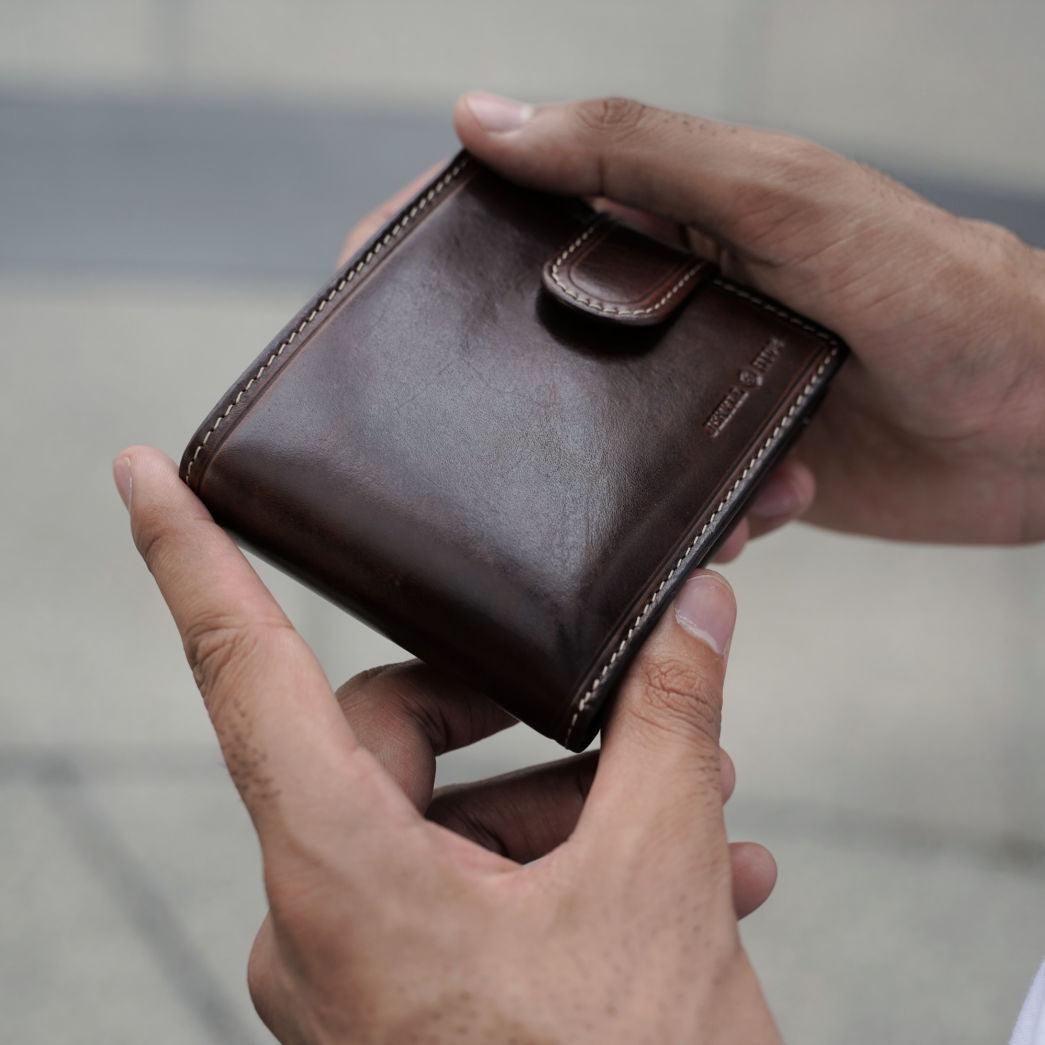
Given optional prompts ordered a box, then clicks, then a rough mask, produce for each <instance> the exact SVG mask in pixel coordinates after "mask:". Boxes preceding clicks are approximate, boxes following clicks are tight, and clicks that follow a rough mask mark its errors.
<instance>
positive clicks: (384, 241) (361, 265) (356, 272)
mask: <svg viewBox="0 0 1045 1045" xmlns="http://www.w3.org/2000/svg"><path fill="white" fill-rule="evenodd" d="M467 165H468V158H467V157H465V159H463V160H462V161H461V162H460V163H458V164H457V165H456V166H455V167H452V168H451V169H450V170H448V171H447V172H446V174H444V175H443V176H442V177H441V178H440V179H439V180H438V181H437V182H436V183H435V184H434V185H433V186H432V187H431V188H430V189H429V190H428V191H427V192H426V193H425V194H424V195H423V196H422V197H421V198H420V199H419V200H417V202H416V203H414V205H413V206H412V207H411V208H410V209H409V210H408V211H407V212H406V213H405V214H402V215H400V217H399V219H398V220H397V221H396V223H395V224H394V225H393V226H392V227H391V228H390V229H389V230H388V232H386V233H385V234H384V236H382V237H381V239H380V240H378V241H377V242H376V243H373V244H372V245H371V246H370V248H369V249H368V250H367V252H366V255H365V256H364V257H363V259H362V260H361V261H359V262H358V263H357V264H356V265H354V266H353V267H352V268H351V269H349V270H348V272H346V273H345V275H343V276H342V277H341V278H340V279H339V280H338V281H337V282H336V283H335V284H334V285H333V286H331V287H329V288H328V289H327V290H325V291H323V292H321V293H320V295H319V297H318V298H316V300H315V301H314V303H313V305H312V308H311V310H310V311H309V313H308V315H307V316H306V317H305V318H304V319H303V320H302V321H301V322H300V323H298V325H297V326H296V327H295V328H294V329H293V330H292V331H291V332H290V333H289V334H288V335H287V336H286V337H285V338H284V339H283V340H282V341H281V342H280V343H279V345H278V346H277V347H276V349H275V350H274V351H273V352H272V354H271V355H270V356H269V357H268V359H266V360H265V362H264V363H262V365H261V366H260V367H259V368H258V371H257V373H255V374H254V376H253V377H251V379H250V380H249V381H248V382H247V383H246V384H245V385H244V386H243V387H242V388H241V389H240V390H239V391H238V392H237V393H236V394H235V395H234V396H233V397H232V400H231V401H230V402H229V404H228V406H226V407H225V409H224V411H223V412H222V413H220V414H219V415H218V416H217V417H216V418H215V419H214V424H212V425H211V426H210V428H208V429H207V431H206V432H205V433H204V435H203V437H202V438H201V439H200V441H199V443H198V444H197V445H196V449H195V450H193V452H192V457H190V458H189V463H188V464H187V465H186V466H185V480H186V482H188V479H189V476H190V475H192V466H193V465H194V464H195V463H196V458H197V457H199V455H200V454H201V453H202V452H203V448H204V447H205V446H206V445H207V442H208V440H209V439H210V437H211V436H212V435H214V433H215V432H216V431H217V430H218V428H220V427H221V425H222V424H223V423H224V421H225V420H226V419H227V418H228V416H229V414H231V413H232V410H233V408H234V407H236V406H238V405H239V401H240V400H241V399H242V398H243V397H244V396H245V395H246V394H247V393H248V392H249V391H250V389H251V387H252V386H253V385H254V384H255V382H257V381H260V380H261V379H262V377H264V375H265V372H266V371H267V370H268V369H269V367H270V366H272V364H273V363H274V362H275V361H276V360H277V359H279V357H280V356H281V355H283V353H284V352H285V351H286V349H288V348H289V347H290V346H291V345H292V344H293V343H294V341H295V339H296V338H297V337H298V335H300V334H303V333H304V332H305V330H306V329H307V328H308V326H309V325H310V324H311V323H312V321H313V320H314V319H315V318H316V316H318V315H319V314H320V313H322V312H323V310H324V309H325V308H326V307H327V305H328V304H330V303H331V302H332V301H333V300H334V298H336V297H337V296H338V294H340V293H341V292H342V291H343V290H344V289H345V287H347V286H348V284H349V283H351V282H352V280H354V279H355V278H356V277H357V276H360V275H362V274H363V272H364V270H365V269H366V268H367V267H368V266H369V265H370V263H371V261H373V260H374V258H376V257H377V255H378V254H380V253H381V250H382V248H383V247H387V246H388V244H389V243H391V242H392V240H394V239H396V238H397V237H398V236H399V235H400V234H401V233H402V232H403V230H404V229H405V228H406V227H407V225H409V224H410V222H411V221H413V220H414V218H416V217H417V215H418V214H420V213H421V211H423V210H424V209H425V208H426V207H427V206H428V205H429V204H430V203H431V202H432V201H433V200H434V199H435V198H436V196H438V195H439V194H440V193H441V192H442V191H443V190H444V189H445V188H446V187H447V186H448V185H449V184H450V183H451V182H452V181H453V180H454V179H455V178H456V177H457V175H458V174H460V173H461V171H462V170H464V168H465V167H466V166H467Z"/></svg>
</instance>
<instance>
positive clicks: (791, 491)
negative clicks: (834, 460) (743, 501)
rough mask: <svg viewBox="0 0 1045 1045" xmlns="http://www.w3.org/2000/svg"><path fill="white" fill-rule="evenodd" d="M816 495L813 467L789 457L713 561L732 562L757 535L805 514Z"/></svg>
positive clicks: (759, 493) (784, 524)
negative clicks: (811, 469)
mask: <svg viewBox="0 0 1045 1045" xmlns="http://www.w3.org/2000/svg"><path fill="white" fill-rule="evenodd" d="M815 497H816V479H815V478H814V477H813V473H812V472H811V471H810V469H809V468H808V467H807V466H806V465H804V464H803V463H802V462H801V461H799V460H798V459H797V458H794V457H787V458H785V459H784V460H783V461H781V462H780V464H779V465H777V467H776V469H775V470H774V471H773V474H772V475H770V477H769V478H768V479H767V480H766V482H765V483H764V484H763V486H762V488H761V489H760V490H759V491H758V493H757V494H756V495H755V498H754V499H753V500H752V502H751V504H750V505H749V506H748V508H747V512H746V514H745V515H744V517H743V518H742V519H741V520H740V522H738V523H737V524H736V526H734V527H733V530H732V531H731V532H730V534H729V536H728V537H727V538H726V539H725V541H723V543H722V545H721V546H720V547H719V548H718V550H717V551H716V552H715V554H714V555H713V556H712V559H713V561H714V562H721V563H725V562H732V561H733V560H734V559H736V558H737V557H738V556H739V555H740V554H741V552H743V550H744V548H745V547H746V546H747V542H748V541H749V540H751V539H752V538H753V537H762V536H764V535H765V534H767V533H771V532H772V531H773V530H777V529H779V528H780V527H781V526H786V525H787V524H788V523H789V522H794V521H795V520H796V519H798V518H800V517H801V516H803V515H804V514H805V513H806V512H807V511H809V509H810V507H812V504H813V501H814V499H815Z"/></svg>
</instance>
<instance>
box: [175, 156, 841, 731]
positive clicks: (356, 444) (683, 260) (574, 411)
mask: <svg viewBox="0 0 1045 1045" xmlns="http://www.w3.org/2000/svg"><path fill="white" fill-rule="evenodd" d="M844 355H845V347H844V345H843V344H842V343H841V341H840V340H839V339H838V338H837V337H836V336H835V335H834V334H832V333H831V332H829V331H828V330H825V329H823V328H822V327H820V326H818V325H817V324H816V323H813V322H811V321H810V320H808V319H805V318H803V317H802V316H799V315H797V314H795V313H794V312H791V311H789V310H788V309H787V308H785V307H783V306H782V305H780V304H778V303H776V302H775V301H771V300H769V299H767V298H764V297H762V296H760V295H759V294H756V293H755V292H753V291H752V290H749V289H747V288H745V287H742V286H738V285H736V284H734V283H732V282H730V281H728V280H726V279H724V278H722V276H721V275H720V274H719V273H718V272H717V271H716V269H715V267H714V266H713V265H712V264H710V263H709V262H707V261H704V260H701V259H700V258H697V257H695V256H694V255H692V254H690V253H687V252H685V251H683V250H680V249H678V248H676V247H672V246H668V245H666V244H664V243H661V242H660V241H658V240H654V239H651V238H648V237H646V236H644V235H642V234H640V233H638V232H636V231H633V230H632V229H630V228H629V227H627V226H625V225H623V224H620V223H618V222H616V221H614V220H612V219H609V218H607V217H605V216H603V215H601V214H599V213H597V212H596V211H594V210H593V209H592V208H591V207H589V206H588V205H587V204H586V203H584V202H582V201H580V200H576V199H567V198H562V197H557V196H551V195H547V194H544V193H540V192H535V191H530V190H527V189H523V188H520V187H518V186H516V185H513V184H511V183H509V182H507V181H505V180H504V179H502V178H500V177H499V176H497V175H496V174H494V173H493V172H492V171H491V170H489V169H487V168H486V167H484V166H483V165H482V164H480V163H479V162H478V161H477V160H475V159H474V158H472V157H470V156H469V155H467V154H466V153H462V154H460V155H459V156H458V157H457V158H456V159H454V160H453V162H452V163H451V164H450V165H449V166H448V167H447V168H446V169H445V170H444V171H443V172H442V173H440V174H439V175H438V177H436V178H435V179H434V180H433V181H432V182H431V183H430V184H429V185H428V186H427V187H426V188H425V189H424V191H422V192H421V193H420V194H419V195H418V196H417V197H416V198H415V199H414V200H413V201H412V202H411V203H410V204H409V205H408V206H407V207H406V208H404V209H403V211H402V212H401V213H399V214H398V215H397V216H396V217H395V218H394V219H393V220H392V221H391V222H390V223H389V224H388V225H387V226H386V227H385V228H384V229H383V230H382V231H381V232H380V233H379V234H378V235H377V237H376V238H375V239H374V240H373V241H372V242H371V243H370V244H369V245H368V246H367V247H366V248H365V249H364V250H362V251H361V252H360V253H359V254H357V255H356V257H355V258H353V259H352V260H351V261H350V262H349V263H348V264H347V265H346V266H345V267H344V268H342V269H341V270H340V272H338V273H337V274H336V275H335V276H334V277H333V278H332V279H331V281H330V283H329V284H328V285H327V286H326V287H325V288H324V289H323V290H321V291H320V293H319V294H318V295H316V296H315V297H314V298H313V299H312V300H311V301H310V302H309V304H307V305H306V306H305V308H304V309H302V311H301V312H299V313H298V315H297V316H295V317H294V319H292V320H291V321H290V323H289V324H288V325H287V326H286V327H285V328H284V329H283V330H282V331H281V332H280V333H279V334H278V335H277V336H276V338H275V339H274V340H273V341H272V343H271V344H270V345H269V346H268V348H266V349H265V351H264V352H263V353H262V354H261V355H260V356H258V358H257V359H256V360H255V361H254V362H253V363H252V364H251V366H250V367H249V368H248V369H247V371H246V372H245V373H244V374H243V375H242V377H241V378H240V379H239V380H238V381H236V383H235V384H234V385H233V386H232V388H231V389H230V390H229V391H228V392H227V393H226V394H225V396H223V397H222V399H221V400H220V401H219V403H218V405H217V406H216V407H215V408H214V409H213V410H212V411H211V413H210V415H209V416H208V417H207V418H206V420H205V421H204V422H203V424H202V425H201V426H200V427H199V429H198V430H197V432H196V434H195V435H194V436H193V438H192V441H191V442H190V443H189V445H188V448H187V449H186V451H185V455H184V457H183V459H182V464H181V475H182V477H183V479H184V480H185V482H187V483H188V484H189V486H190V487H191V488H192V489H193V490H195V491H196V493H197V494H198V495H199V496H200V498H201V499H202V500H203V502H204V503H205V504H206V505H207V507H208V508H209V509H210V510H211V512H212V513H213V515H214V517H215V519H216V520H217V521H218V522H220V523H221V524H222V525H223V526H225V527H226V528H227V529H228V530H229V531H231V532H232V533H233V534H234V535H235V536H236V537H237V538H238V539H239V540H240V541H242V542H243V543H244V544H245V545H247V546H248V547H250V548H252V549H254V550H255V551H257V552H258V553H259V554H260V555H261V556H263V557H264V558H266V559H268V560H269V561H271V562H273V563H274V564H276V565H277V566H279V567H281V568H283V569H285V570H286V571H288V572H289V573H291V574H293V575H294V576H296V577H298V578H299V579H300V580H302V581H303V582H305V583H306V584H308V585H310V586H311V587H312V588H314V589H316V590H318V591H319V592H321V593H322V594H324V595H326V596H328V597H329V598H330V599H332V600H333V601H334V602H336V603H338V604H339V605H341V606H342V607H344V608H345V609H347V610H349V611H350V612H351V613H353V614H354V615H356V616H358V617H359V618H361V619H362V620H364V621H366V622H367V623H368V624H370V625H372V626H373V627H375V628H377V629H378V630H380V631H381V632H383V633H384V634H385V635H387V636H389V637H390V638H391V639H392V640H393V641H395V642H396V643H398V644H399V645H401V646H404V647H405V648H406V649H408V650H409V651H411V652H412V653H414V654H415V655H416V656H418V657H420V658H422V659H423V660H425V661H427V662H429V663H431V664H433V665H436V666H438V667H440V668H442V669H445V670H448V671H450V672H453V673H454V674H456V675H457V676H459V677H462V678H463V679H465V680H466V681H467V682H469V683H471V684H472V685H474V686H476V687H478V688H480V689H482V690H483V691H485V692H486V693H488V694H489V695H490V696H491V697H492V698H493V699H494V700H496V701H497V702H498V703H500V704H501V705H502V706H503V707H505V708H506V709H508V710H509V711H510V712H511V713H512V714H514V715H515V716H517V717H518V718H519V719H521V720H522V721H524V722H526V723H528V724H529V725H531V726H532V727H534V728H535V729H537V730H539V731H540V732H542V733H545V734H547V735H548V736H550V737H553V738H554V739H556V740H558V741H559V742H560V743H562V744H564V745H565V746H567V747H569V748H572V749H573V750H581V749H583V748H584V747H586V746H587V745H588V743H589V742H590V741H591V740H592V739H593V737H594V736H595V734H596V732H597V731H598V728H599V724H600V721H601V717H602V714H603V712H604V710H605V708H606V706H607V702H608V699H609V698H610V696H611V695H612V693H613V690H614V687H615V685H616V684H617V683H618V681H619V679H620V677H621V674H622V672H623V671H624V669H625V667H626V666H627V664H628V662H629V659H630V658H631V657H632V655H633V654H634V652H635V650H636V648H637V647H638V646H639V645H640V643H641V642H642V639H643V636H644V635H645V634H646V633H647V632H648V631H649V629H650V627H651V626H652V625H653V623H654V622H655V621H656V619H657V617H658V616H659V614H660V613H661V612H662V610H663V609H664V608H665V606H666V605H667V604H668V602H669V601H670V599H671V598H672V596H673V595H674V594H675V592H676V590H677V589H678V587H679V585H680V584H681V583H682V581H683V580H684V578H685V577H686V575H687V573H689V571H690V570H692V569H693V568H694V567H695V566H697V565H699V564H700V563H702V562H703V561H705V560H706V559H707V558H708V557H709V555H710V554H711V553H712V552H713V550H714V549H715V547H716V545H717V544H719V543H720V542H721V540H722V539H723V538H724V536H725V535H726V534H727V533H728V531H729V528H730V525H731V523H733V522H734V521H735V519H736V517H737V515H738V513H739V512H740V510H741V508H742V506H743V505H744V503H745V502H746V501H747V499H748V498H749V497H750V496H751V494H752V492H753V491H754V489H755V488H756V486H757V485H758V483H759V482H760V481H761V480H762V479H763V478H764V476H765V475H766V474H767V472H768V471H769V469H770V468H771V467H772V465H773V462H774V461H775V460H776V459H777V458H778V457H779V455H780V454H781V453H782V451H783V450H784V449H785V448H786V447H787V446H788V444H789V443H790V441H791V440H792V439H793V438H794V436H795V435H796V433H797V432H798V431H799V429H800V428H801V427H802V425H803V423H804V422H805V421H806V420H807V419H808V417H809V415H810V412H811V410H812V409H813V407H814V406H815V404H816V402H817V401H818V399H819V398H820V397H821V396H822V395H823V393H824V390H825V388H826V386H827V384H828V381H829V380H830V378H831V377H832V375H833V374H834V373H835V371H836V370H837V369H838V367H839V365H840V364H841V362H842V360H843V356H844Z"/></svg>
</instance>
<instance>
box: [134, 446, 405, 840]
mask: <svg viewBox="0 0 1045 1045" xmlns="http://www.w3.org/2000/svg"><path fill="white" fill-rule="evenodd" d="M114 476H115V479H116V482H117V486H118V488H119V490H120V492H121V495H122V496H123V499H124V502H125V503H126V504H127V506H128V508H129V511H130V516H131V532H132V534H133V537H134V542H135V544H136V545H137V547H138V550H139V551H140V552H141V554H142V557H143V558H144V559H145V562H146V564H147V565H148V567H149V569H150V570H151V572H152V574H153V577H154V578H155V580H156V583H157V585H158V586H159V588H160V591H161V593H162V594H163V597H164V599H165V600H166V602H167V605H168V607H169V608H170V611H171V614H172V616H173V617H174V622H175V624H176V625H177V627H178V631H179V632H180V634H181V637H182V641H183V644H184V647H185V655H186V657H187V658H188V661H189V665H190V666H191V668H192V673H193V677H194V678H195V680H196V683H197V685H198V686H199V689H200V692H201V693H202V695H203V700H204V704H205V705H206V708H207V713H208V714H209V715H210V718H211V721H212V722H213V724H214V729H215V732H216V733H217V736H218V741H219V743H220V744H221V749H222V753H223V754H224V756H225V762H226V764H227V765H228V767H229V772H230V774H231V775H232V778H233V780H234V782H235V784H236V787H237V788H238V789H239V792H240V794H241V795H242V796H243V801H244V803H245V804H246V806H247V809H248V811H249V812H250V814H251V817H252V818H253V820H254V823H255V826H256V827H257V829H258V833H259V836H260V838H261V842H262V846H263V848H264V847H267V846H268V845H269V844H272V843H275V842H278V841H279V840H280V839H282V838H284V837H285V836H288V835H289V834H291V833H296V832H297V833H307V832H308V831H309V830H310V829H311V828H314V826H315V818H316V816H317V815H318V814H319V813H320V812H321V811H322V809H323V807H324V803H323V799H324V798H325V797H331V798H332V799H334V796H335V795H336V799H334V800H333V801H331V802H330V803H329V805H328V809H329V810H330V811H333V810H335V809H336V811H337V814H338V817H339V822H343V821H344V818H345V801H346V799H345V793H346V792H347V794H348V795H349V796H350V802H349V806H350V808H352V809H354V811H355V812H356V814H357V816H358V817H360V818H367V819H369V818H372V817H374V816H376V815H378V814H377V809H378V808H380V809H381V812H382V813H383V814H385V815H386V816H391V815H392V814H393V813H395V812H398V813H400V814H401V813H402V810H401V809H397V808H393V807H394V806H395V802H394V800H393V801H389V796H388V794H386V793H384V792H382V793H381V794H378V793H377V792H378V791H379V790H380V788H378V787H376V786H375V785H374V784H373V782H374V781H376V780H377V779H378V778H379V776H380V774H377V773H373V772H365V773H363V772H361V773H357V774H356V776H357V777H358V779H355V780H352V781H351V782H350V783H351V785H352V786H350V787H344V786H342V787H341V788H335V786H334V782H336V781H341V780H343V778H344V776H345V770H346V767H349V766H354V767H356V768H361V756H363V755H365V752H363V750H362V748H359V746H358V745H357V743H356V741H355V738H354V737H353V736H352V732H351V730H350V729H349V728H348V726H347V724H346V723H345V720H344V718H343V717H342V715H341V713H340V711H339V709H338V706H337V703H336V702H335V701H334V699H333V694H332V692H331V690H330V686H329V685H328V684H327V681H326V678H325V677H324V675H323V671H322V669H321V668H320V666H319V664H318V662H317V661H316V659H315V656H314V655H313V653H312V651H311V650H310V649H309V647H308V645H307V644H306V643H305V642H304V640H303V639H302V638H301V637H300V636H299V635H298V634H297V632H296V631H294V629H293V627H291V625H290V622H289V621H288V620H287V618H286V616H285V615H284V613H283V612H282V610H281V609H280V608H279V606H278V604H277V603H276V601H275V600H274V599H273V597H272V595H271V594H270V593H269V591H268V589H267V588H266V587H265V586H264V584H262V582H261V579H260V578H259V577H258V575H257V574H256V573H255V572H254V570H253V569H252V568H251V566H250V564H249V563H248V562H247V560H246V559H245V558H244V557H243V555H242V553H241V552H240V551H239V549H238V548H237V547H236V545H235V544H234V543H233V542H232V540H231V539H230V538H229V537H228V536H227V535H226V534H225V533H224V531H223V530H222V529H221V528H220V527H219V526H217V525H216V524H215V523H214V521H213V520H212V519H211V517H210V514H209V513H208V512H207V510H206V509H205V508H204V507H203V505H202V504H201V503H200V502H199V500H197V498H196V497H195V496H194V495H193V493H192V492H191V491H190V490H189V488H188V487H187V486H186V485H185V484H184V483H183V482H182V481H181V480H180V479H179V478H178V473H177V469H176V467H175V465H174V462H173V461H171V460H170V459H169V458H168V457H166V456H165V455H163V454H161V453H160V452H159V451H157V450H152V449H149V448H148V447H131V448H130V449H129V450H125V451H124V452H123V453H122V454H121V455H120V456H119V457H118V458H117V460H116V462H115V463H114ZM362 761H366V760H365V759H363V760H362ZM375 768H376V767H375ZM389 790H390V791H391V792H394V794H395V796H398V800H399V801H400V802H401V803H402V806H403V807H405V809H406V810H408V811H409V812H410V814H411V815H413V810H411V809H410V807H409V805H408V804H407V803H405V802H404V801H402V796H401V794H400V793H399V792H398V790H396V789H394V788H391V787H390V782H389Z"/></svg>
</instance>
